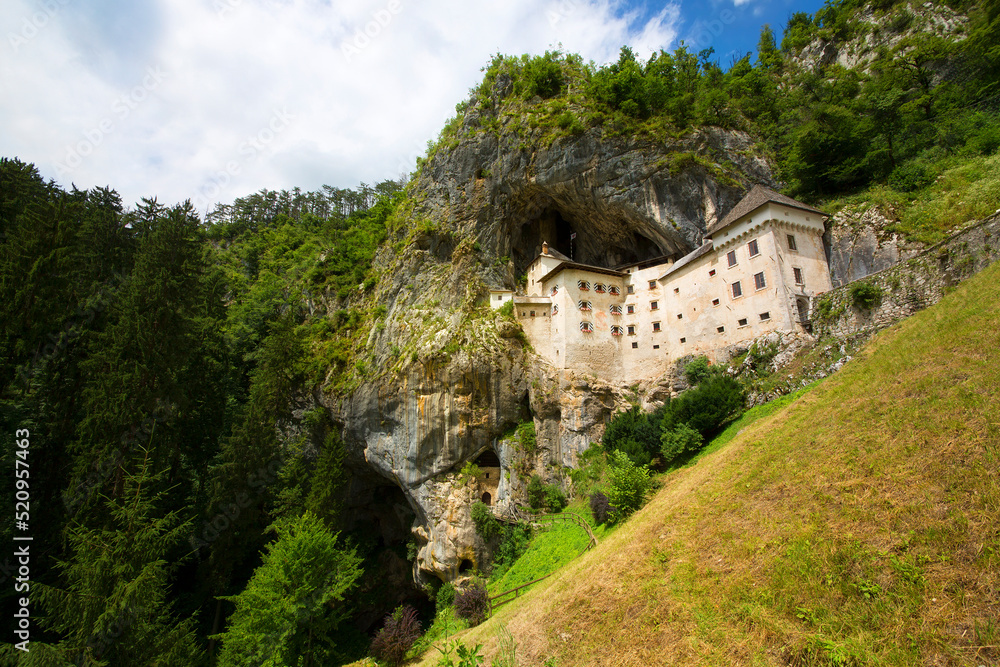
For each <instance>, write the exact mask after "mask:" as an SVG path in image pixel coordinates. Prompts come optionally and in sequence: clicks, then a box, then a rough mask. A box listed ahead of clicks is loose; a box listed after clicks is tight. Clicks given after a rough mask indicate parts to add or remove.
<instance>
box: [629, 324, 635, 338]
mask: <svg viewBox="0 0 1000 667" xmlns="http://www.w3.org/2000/svg"><path fill="white" fill-rule="evenodd" d="M628 335H629V336H634V335H635V325H634V324H630V325H628Z"/></svg>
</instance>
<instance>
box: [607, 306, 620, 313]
mask: <svg viewBox="0 0 1000 667" xmlns="http://www.w3.org/2000/svg"><path fill="white" fill-rule="evenodd" d="M608 311H610V312H611V314H612V315H621V314H622V307H621V306H615V305H611V306H610V307H609V308H608Z"/></svg>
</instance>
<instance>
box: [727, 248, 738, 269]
mask: <svg viewBox="0 0 1000 667" xmlns="http://www.w3.org/2000/svg"><path fill="white" fill-rule="evenodd" d="M726 260H728V262H729V266H736V251H735V250H730V251H729V252H727V253H726Z"/></svg>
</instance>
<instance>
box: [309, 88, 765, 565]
mask: <svg viewBox="0 0 1000 667" xmlns="http://www.w3.org/2000/svg"><path fill="white" fill-rule="evenodd" d="M509 84H510V82H509V80H508V81H504V78H503V77H500V78H498V79H497V81H496V85H495V86H494V88H493V91H492V94H491V95H490V96H489V98H488V99H483V100H478V101H475V100H474V101H473V103H472V105H471V106H470V107H469V109H468V110H467V111H466V112H465V114H464V119H463V120H462V123H461V125H460V127H459V128H458V131H457V134H456V135H455V137H454V138H452V139H450V140H448V141H447V142H443V143H446V144H447V145H442V146H440V147H439V148H438V149H437V151H436V153H435V154H433V155H432V156H431V157H430V158H429V160H428V162H427V163H426V164H424V165H423V168H422V169H421V171H420V174H419V176H418V177H417V178H416V180H415V181H414V182H413V183H411V184H410V186H409V190H408V198H407V202H406V203H405V204H404V205H403V207H402V209H401V210H400V212H399V213H398V215H399V216H400V218H401V219H400V220H398V221H396V223H395V227H394V229H395V237H394V238H390V240H389V244H388V246H387V247H386V248H385V249H384V251H382V253H381V254H380V256H379V257H378V258H377V260H376V267H377V269H378V270H379V272H380V275H381V278H380V280H379V283H378V287H377V288H376V292H377V295H376V299H377V303H373V304H372V307H379V308H382V307H384V308H385V316H384V319H383V321H382V322H381V323H380V324H379V326H378V327H376V328H375V329H373V330H372V331H371V332H370V335H369V337H368V340H367V343H366V345H365V349H364V356H365V359H366V360H367V365H366V367H365V368H366V370H367V369H368V368H370V369H372V370H371V371H369V372H368V375H366V376H365V379H364V381H363V382H362V384H361V385H360V386H358V387H356V388H354V389H353V390H352V391H350V392H349V393H348V394H347V395H346V396H345V395H338V396H334V395H329V396H325V397H323V399H322V400H323V403H324V404H325V405H326V407H327V408H328V409H329V411H330V414H331V417H332V418H333V419H334V420H335V421H336V422H337V423H339V424H341V425H342V426H343V437H344V442H345V443H346V444H347V446H348V451H349V461H348V465H349V466H351V467H352V468H353V469H354V470H355V472H356V475H355V477H356V480H355V482H356V484H357V485H358V487H359V489H360V490H359V491H358V493H359V496H358V497H363V496H364V494H365V493H369V494H378V493H382V492H386V493H388V491H387V490H385V489H383V491H379V487H380V485H382V486H389V487H394V488H395V489H398V490H399V492H401V493H402V496H403V497H405V499H406V502H407V503H408V505H409V506H410V508H411V510H412V515H413V519H412V526H411V534H412V538H413V540H414V541H415V543H416V549H417V557H416V562H415V564H414V575H415V577H416V579H417V580H418V582H421V583H429V582H430V581H432V580H433V579H439V580H444V581H448V580H452V579H454V578H456V577H459V576H461V575H462V574H463V573H464V572H465V571H466V570H468V569H469V568H470V567H477V566H479V565H481V564H482V563H483V562H484V561H483V559H484V558H485V557H486V556H487V553H486V547H485V545H484V544H483V543H482V541H481V540H480V539H479V538H478V537H477V536H476V534H475V531H474V528H473V526H472V523H471V519H470V516H469V508H470V506H471V504H472V503H473V502H475V501H476V500H477V499H479V498H481V497H482V496H481V492H482V491H481V489H480V488H479V487H478V486H477V483H476V482H475V481H474V480H472V481H470V480H467V479H462V478H461V475H460V474H459V472H460V470H461V468H462V467H463V465H464V464H465V463H466V462H470V461H476V460H477V459H478V458H479V457H480V456H482V455H483V454H484V453H486V454H488V455H489V456H494V455H495V459H491V460H496V459H499V461H500V471H501V472H500V475H501V478H500V480H499V483H498V484H497V485H496V487H495V497H493V496H492V494H491V498H490V500H491V501H492V503H493V504H495V505H496V504H499V505H501V506H503V505H504V504H507V503H510V502H512V501H515V500H517V501H519V502H523V501H524V499H525V487H526V484H527V481H528V479H530V477H531V476H532V475H535V474H537V475H540V476H541V477H542V478H543V479H544V480H545V481H546V482H549V483H558V484H561V485H562V486H563V487H564V488H567V489H569V488H570V486H571V482H570V480H569V476H568V475H567V474H566V469H567V468H571V467H574V466H575V465H576V463H577V457H578V455H579V453H580V452H582V451H583V450H585V449H586V448H587V447H588V446H589V445H590V443H592V442H595V441H599V440H600V437H601V435H602V433H603V428H604V423H605V422H606V421H607V419H608V418H609V417H610V416H611V414H613V413H614V412H615V411H616V410H618V409H621V408H623V407H625V406H627V404H628V400H627V396H636V395H637V394H638V396H639V398H640V400H643V402H644V403H646V404H647V405H655V404H656V403H657V402H659V401H662V400H663V399H664V398H665V397H666V395H668V394H669V391H670V382H669V381H666V382H653V383H651V384H650V386H649V387H633V388H631V389H630V388H626V387H617V386H609V385H604V384H601V383H599V382H597V381H595V380H593V379H592V378H588V377H584V376H581V375H574V374H572V373H566V372H562V373H560V372H556V371H555V370H554V369H552V368H551V367H549V366H547V365H546V364H545V363H544V362H543V361H542V360H541V359H540V358H539V357H537V356H536V355H534V354H533V353H532V352H531V350H530V349H528V348H526V343H525V342H524V341H523V340H522V337H523V333H522V332H521V331H520V327H519V326H517V324H516V323H515V322H513V321H512V320H511V319H509V318H507V317H505V316H503V315H500V314H499V313H498V312H496V311H492V310H491V309H490V308H489V306H488V289H489V288H490V287H493V286H496V287H501V286H503V287H507V288H514V287H515V281H516V276H518V275H521V274H522V273H523V272H524V270H525V268H526V267H527V265H528V263H529V262H530V261H531V260H532V259H534V257H535V256H536V254H537V252H538V251H539V249H540V246H541V242H542V241H543V240H545V241H548V242H549V244H550V246H552V247H554V248H555V249H558V250H560V251H562V252H563V253H565V254H567V255H572V256H573V257H574V258H575V259H576V260H577V261H580V262H585V263H592V264H598V265H603V266H613V265H617V264H620V263H624V262H630V261H636V260H642V259H648V258H652V257H658V256H662V255H666V254H676V255H681V254H685V253H686V252H688V251H689V250H690V249H692V248H693V247H695V245H696V244H698V243H700V241H701V237H702V235H703V234H704V232H705V229H706V225H710V224H712V223H713V222H714V221H715V220H716V219H717V218H719V217H720V216H721V215H724V214H725V213H726V212H728V210H729V208H731V207H732V206H733V205H735V204H736V202H737V201H738V200H739V198H740V197H741V196H742V194H743V193H744V192H745V191H746V190H747V189H748V188H749V187H750V186H751V185H752V184H754V183H763V184H766V185H774V179H773V177H772V174H771V170H770V167H769V165H768V164H767V162H766V161H765V160H764V159H762V158H760V157H758V156H756V155H755V153H754V151H753V148H752V142H751V140H750V138H749V137H748V136H746V135H744V134H742V133H738V132H728V131H724V130H719V129H712V128H708V129H702V130H698V131H696V132H693V133H691V134H689V135H688V136H686V137H683V138H681V139H676V140H671V141H669V142H666V143H664V142H655V141H652V140H649V139H639V138H635V137H628V136H616V135H613V134H611V133H610V132H605V131H604V130H602V128H600V127H589V128H587V129H585V130H583V131H582V132H581V131H579V130H577V132H576V133H575V134H573V133H570V132H568V131H560V130H556V129H554V128H550V129H548V130H544V129H542V128H540V127H538V128H535V129H532V128H529V127H526V126H525V125H523V122H522V121H523V118H524V117H525V116H526V114H525V113H524V109H519V110H518V112H517V113H508V112H509V111H510V110H511V109H512V108H515V109H518V105H521V106H523V105H524V104H525V103H524V102H522V101H517V102H516V103H515V102H513V101H512V100H508V99H507V98H508V96H509V89H510V85H509ZM527 104H528V107H531V106H532V105H540V104H545V103H544V102H541V101H539V100H535V101H534V102H529V103H527ZM512 105H513V106H512ZM505 110H506V111H505ZM487 128H488V129H487ZM574 236H575V238H574ZM643 395H644V397H643ZM528 421H531V422H533V424H534V429H535V434H536V437H535V442H534V443H533V445H531V446H528V445H526V444H525V443H522V442H520V441H519V439H518V438H516V437H511V436H510V434H511V433H512V432H513V430H514V429H515V427H517V425H518V424H521V423H525V422H528ZM491 488H492V487H491ZM366 489H367V491H366ZM394 492H395V491H394Z"/></svg>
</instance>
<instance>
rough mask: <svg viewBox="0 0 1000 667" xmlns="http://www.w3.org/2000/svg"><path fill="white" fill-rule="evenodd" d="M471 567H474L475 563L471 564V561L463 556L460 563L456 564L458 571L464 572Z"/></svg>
mask: <svg viewBox="0 0 1000 667" xmlns="http://www.w3.org/2000/svg"><path fill="white" fill-rule="evenodd" d="M473 567H475V565H473V564H472V561H471V560H469V559H468V558H465V559H463V560H462V564H461V565H459V566H458V573H459V574H465V573H466V572H470V571H471V570H472V568H473Z"/></svg>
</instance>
